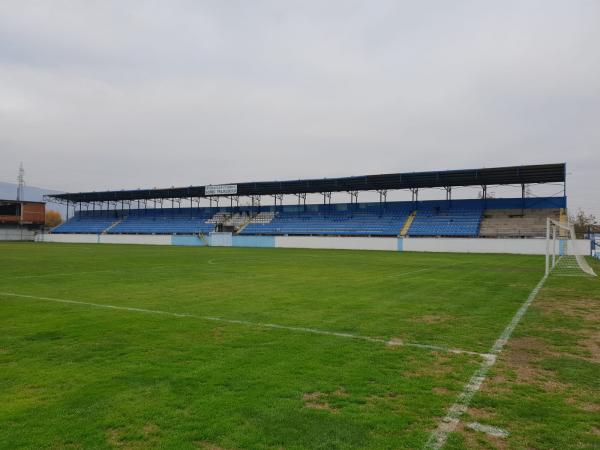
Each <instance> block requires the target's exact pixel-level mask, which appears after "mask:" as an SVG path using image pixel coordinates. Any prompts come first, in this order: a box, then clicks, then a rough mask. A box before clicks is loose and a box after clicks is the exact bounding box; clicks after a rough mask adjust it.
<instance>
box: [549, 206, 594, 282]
mask: <svg viewBox="0 0 600 450" xmlns="http://www.w3.org/2000/svg"><path fill="white" fill-rule="evenodd" d="M575 241H576V236H575V228H574V227H573V225H572V224H570V223H568V222H566V223H561V222H558V221H556V220H554V219H550V218H548V219H547V223H546V276H548V275H550V272H552V271H554V270H556V271H557V272H561V273H559V274H560V275H563V276H577V275H580V276H585V275H591V276H594V277H595V276H596V274H595V273H594V270H593V269H592V268H591V267H590V265H589V264H588V262H587V261H586V259H585V256H584V255H582V254H581V252H580V251H579V250H578V249H577V247H576V245H575ZM561 269H564V270H561Z"/></svg>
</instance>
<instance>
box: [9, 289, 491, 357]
mask: <svg viewBox="0 0 600 450" xmlns="http://www.w3.org/2000/svg"><path fill="white" fill-rule="evenodd" d="M0 296H4V297H15V298H24V299H30V300H42V301H48V302H55V303H65V304H71V305H83V306H92V307H95V308H104V309H112V310H119V311H129V312H138V313H146V314H158V315H164V316H171V317H181V318H183V317H188V318H193V319H200V320H205V321H211V322H222V323H230V324H235V325H245V326H249V327H254V328H270V329H278V330H287V331H293V332H299V333H309V334H317V335H323V336H335V337H340V338H347V339H356V340H362V341H368V342H375V343H378V344H385V345H388V346H391V347H395V346H398V347H413V348H420V349H424V350H432V351H441V352H446V353H454V354H466V355H471V356H478V357H481V358H483V359H484V360H488V359H490V358H493V356H492V355H489V354H487V353H478V352H473V351H469V350H462V349H458V348H451V347H444V346H441V345H432V344H422V343H418V342H404V341H402V340H399V339H391V340H388V339H383V338H377V337H371V336H363V335H360V334H352V333H343V332H338V331H329V330H321V329H318V328H306V327H294V326H288V325H279V324H275V323H263V322H252V321H248V320H237V319H226V318H223V317H216V316H199V315H195V314H189V313H177V312H171V311H161V310H157V309H146V308H136V307H130V306H116V305H108V304H105V303H93V302H84V301H80V300H69V299H64V298H53V297H41V296H37V295H27V294H16V293H12V292H0Z"/></svg>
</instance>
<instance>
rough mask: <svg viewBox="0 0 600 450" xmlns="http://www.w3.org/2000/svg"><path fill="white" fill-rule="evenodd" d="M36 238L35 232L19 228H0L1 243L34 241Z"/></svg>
mask: <svg viewBox="0 0 600 450" xmlns="http://www.w3.org/2000/svg"><path fill="white" fill-rule="evenodd" d="M34 237H35V231H33V230H27V229H25V228H23V229H21V228H17V227H15V228H12V227H2V228H0V241H33V239H34Z"/></svg>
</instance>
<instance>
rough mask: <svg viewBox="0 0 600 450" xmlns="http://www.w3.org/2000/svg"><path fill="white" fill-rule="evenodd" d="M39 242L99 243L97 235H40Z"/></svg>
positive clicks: (36, 238) (37, 237)
mask: <svg viewBox="0 0 600 450" xmlns="http://www.w3.org/2000/svg"><path fill="white" fill-rule="evenodd" d="M35 240H36V241H37V242H69V243H77V244H95V243H96V242H98V235H97V234H38V235H37V236H36V237H35Z"/></svg>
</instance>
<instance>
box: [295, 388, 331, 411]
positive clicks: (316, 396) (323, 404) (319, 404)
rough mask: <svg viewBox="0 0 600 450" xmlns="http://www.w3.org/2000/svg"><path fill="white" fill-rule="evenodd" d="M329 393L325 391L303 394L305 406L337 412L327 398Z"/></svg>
mask: <svg viewBox="0 0 600 450" xmlns="http://www.w3.org/2000/svg"><path fill="white" fill-rule="evenodd" d="M327 397H328V395H327V394H325V393H323V392H307V393H305V394H303V395H302V401H303V402H304V407H305V408H308V409H321V410H325V411H329V412H336V410H335V408H333V407H332V406H331V405H330V404H329V401H328V400H327Z"/></svg>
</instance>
